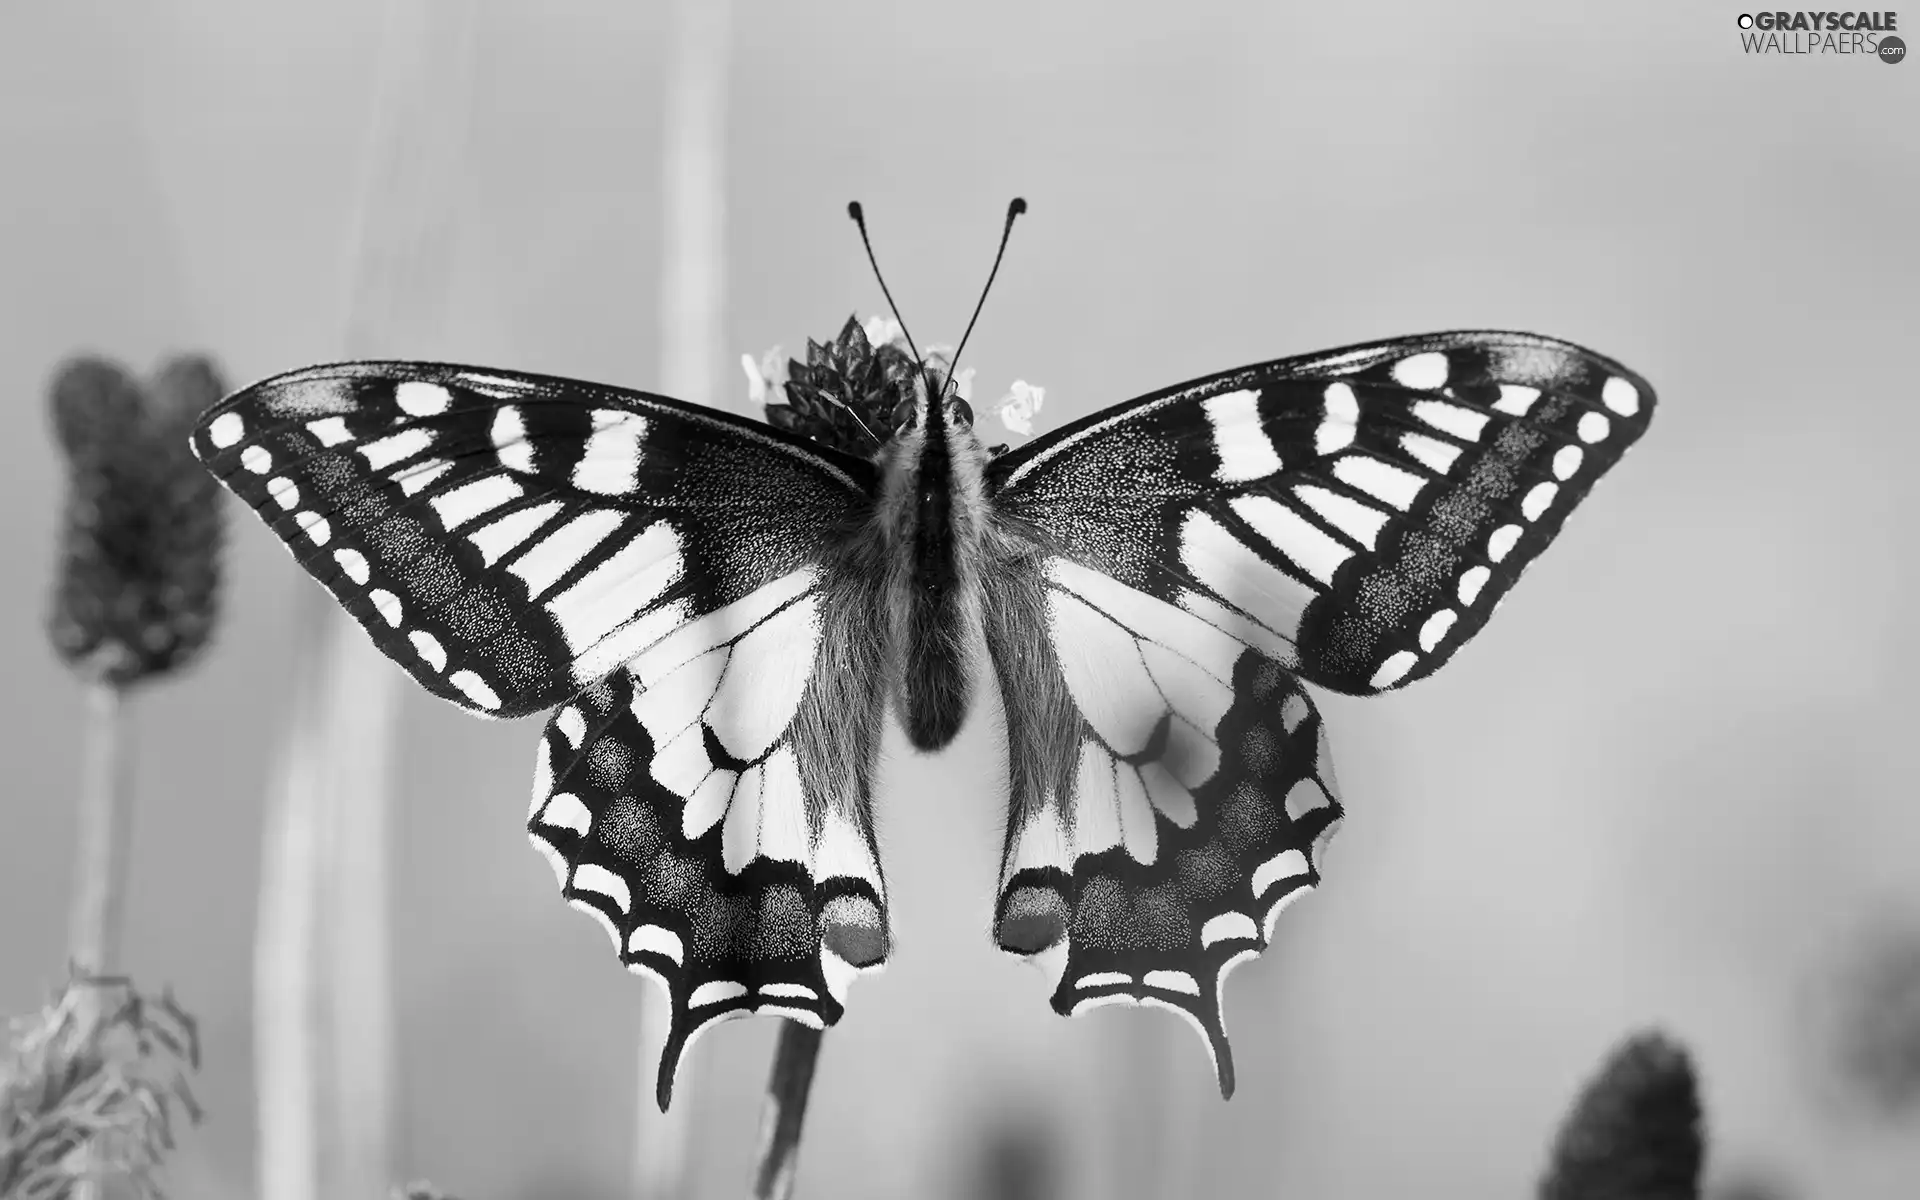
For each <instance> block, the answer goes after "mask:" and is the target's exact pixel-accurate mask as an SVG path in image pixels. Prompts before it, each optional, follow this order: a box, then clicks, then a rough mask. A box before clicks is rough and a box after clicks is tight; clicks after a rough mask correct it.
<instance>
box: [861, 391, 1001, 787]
mask: <svg viewBox="0 0 1920 1200" xmlns="http://www.w3.org/2000/svg"><path fill="white" fill-rule="evenodd" d="M935 407H936V408H937V407H938V406H935ZM982 457H984V451H982V450H981V449H980V448H979V443H978V441H977V439H975V438H974V437H973V434H972V431H971V430H969V429H967V428H965V427H964V426H960V427H955V426H950V425H948V423H947V422H946V421H945V420H943V419H942V414H939V413H937V412H936V413H935V414H934V416H933V419H932V420H931V421H929V422H927V423H926V424H925V425H923V426H922V427H921V428H919V429H916V430H912V431H910V432H908V433H907V434H905V435H903V436H902V437H901V439H900V442H899V445H898V446H897V449H896V452H895V454H894V456H893V458H892V462H891V466H890V467H889V476H890V477H889V479H888V481H887V499H886V512H885V514H884V517H883V519H884V521H885V523H886V525H887V527H888V530H889V533H890V535H891V536H890V537H889V541H890V542H891V543H892V548H893V561H894V563H895V564H896V567H895V570H894V572H893V578H892V581H891V583H892V590H893V599H892V604H891V609H892V613H893V620H894V629H893V640H894V646H895V648H896V662H897V663H898V667H899V671H900V674H899V676H898V677H897V682H896V694H897V696H898V699H899V707H900V717H901V721H902V723H903V724H904V725H905V727H906V731H907V738H908V740H909V741H911V742H912V743H913V745H914V748H915V749H918V750H922V751H934V750H939V749H942V748H943V747H945V746H946V745H947V744H948V743H949V742H951V741H953V739H954V738H955V737H956V736H958V735H959V733H960V727H961V726H962V725H963V724H964V723H965V722H966V717H967V705H968V702H969V700H970V699H971V696H972V692H973V672H972V646H973V642H974V637H973V634H974V627H975V626H976V625H977V624H978V613H979V609H980V605H979V595H978V593H979V587H980V579H979V571H978V559H979V543H980V513H981V508H982V501H981V498H980V488H981V483H980V470H979V463H978V461H977V460H978V459H980V458H982Z"/></svg>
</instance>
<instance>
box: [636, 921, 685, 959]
mask: <svg viewBox="0 0 1920 1200" xmlns="http://www.w3.org/2000/svg"><path fill="white" fill-rule="evenodd" d="M627 953H628V954H661V955H665V956H666V957H667V958H670V959H672V960H673V961H674V963H675V964H676V965H678V964H681V963H683V962H685V961H686V956H687V951H686V947H685V946H684V945H683V944H682V943H681V941H680V935H679V934H677V933H675V932H674V931H673V930H671V929H664V928H662V927H660V926H658V925H641V926H637V927H636V928H635V929H634V931H633V933H632V934H631V935H630V936H629V937H628V938H627Z"/></svg>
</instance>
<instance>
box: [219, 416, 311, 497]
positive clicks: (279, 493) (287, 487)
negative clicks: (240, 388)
mask: <svg viewBox="0 0 1920 1200" xmlns="http://www.w3.org/2000/svg"><path fill="white" fill-rule="evenodd" d="M227 415H229V416H232V415H233V414H231V413H229V414H227ZM267 495H269V496H272V497H273V502H274V503H275V504H278V505H279V506H280V507H281V508H292V507H293V506H294V505H296V504H298V503H300V486H299V485H298V484H296V483H295V482H294V481H293V480H291V479H288V478H287V477H286V476H284V475H276V476H274V477H273V478H272V479H269V480H267Z"/></svg>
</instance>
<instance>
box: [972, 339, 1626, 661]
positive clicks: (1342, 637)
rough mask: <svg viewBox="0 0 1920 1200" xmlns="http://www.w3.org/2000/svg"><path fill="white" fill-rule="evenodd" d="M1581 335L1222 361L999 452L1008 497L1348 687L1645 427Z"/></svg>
mask: <svg viewBox="0 0 1920 1200" xmlns="http://www.w3.org/2000/svg"><path fill="white" fill-rule="evenodd" d="M1653 406H1654V396H1653V390H1652V388H1650V387H1649V386H1648V385H1647V383H1646V381H1645V380H1643V379H1641V378H1640V377H1639V376H1637V375H1635V374H1633V373H1632V372H1631V371H1628V370H1627V369H1626V368H1625V367H1623V366H1621V365H1620V364H1618V363H1616V362H1614V361H1612V360H1611V359H1607V358H1603V357H1601V356H1600V355H1597V354H1595V353H1593V352H1592V351H1590V350H1585V349H1582V348H1581V347H1578V346H1574V345H1571V344H1569V343H1566V342H1559V341H1554V340H1551V339H1548V338H1543V337H1537V336H1535V335H1532V334H1521V333H1445V334H1435V335H1431V336H1427V337H1417V338H1407V339H1403V340H1399V341H1393V342H1384V343H1379V344H1376V345H1367V346H1357V347H1351V348H1348V349H1344V350H1335V351H1329V352H1327V353H1325V354H1319V355H1314V356H1311V357H1307V358H1299V359H1282V360H1280V361H1278V362H1272V363H1266V364H1263V365H1261V366H1255V367H1248V368H1245V369H1243V370H1239V371H1231V372H1227V373H1226V374H1222V375H1216V376H1214V377H1212V378H1210V379H1205V380H1201V381H1199V382H1197V383H1192V384H1187V385H1184V386H1182V387H1178V388H1172V389H1169V390H1167V391H1164V392H1158V393H1155V394H1153V395H1150V396H1146V397H1143V398H1142V399H1140V400H1136V401H1134V402H1132V403H1130V404H1125V405H1121V406H1119V407H1117V408H1113V409H1109V410H1108V411H1106V412H1103V413H1098V414H1095V415H1094V416H1092V417H1089V418H1087V419H1085V420H1083V421H1080V422H1077V423H1075V424H1073V425H1070V426H1067V427H1065V428H1063V429H1061V430H1058V431H1057V432H1055V433H1053V434H1051V435H1049V436H1047V437H1044V438H1041V439H1039V440H1037V441H1035V442H1033V443H1031V444H1029V445H1027V446H1024V447H1022V448H1021V449H1019V450H1016V451H1014V452H1013V453H1011V454H1008V455H1005V456H1003V457H1002V458H1000V459H998V460H996V461H995V462H994V463H993V464H992V467H991V470H990V474H989V486H990V488H992V489H994V490H995V491H996V492H997V495H996V497H995V502H996V506H997V508H998V510H999V512H1000V513H1001V514H1002V515H1003V518H1004V519H1006V520H1009V521H1011V522H1014V523H1017V524H1019V525H1022V526H1025V527H1028V528H1031V529H1033V530H1035V531H1037V536H1039V537H1040V538H1041V539H1042V540H1043V541H1044V543H1045V544H1047V545H1049V546H1052V547H1054V548H1056V549H1057V550H1059V551H1060V552H1061V553H1063V554H1065V555H1067V556H1068V557H1071V558H1073V559H1075V560H1076V561H1079V562H1081V563H1083V564H1085V565H1087V566H1089V567H1092V568H1094V569H1095V570H1098V571H1101V572H1103V573H1105V574H1107V575H1109V576H1111V577H1112V578H1114V579H1116V580H1119V581H1120V582H1122V583H1125V584H1127V585H1128V586H1129V587H1135V588H1139V589H1140V590H1142V591H1145V592H1147V593H1148V594H1150V595H1153V596H1157V597H1159V598H1161V599H1163V600H1165V601H1167V602H1168V603H1170V604H1176V605H1179V606H1180V607H1182V608H1185V609H1186V610H1187V611H1189V612H1191V613H1193V614H1195V615H1196V616H1199V617H1201V618H1202V619H1203V620H1206V621H1208V622H1209V623H1210V624H1213V625H1214V626H1215V627H1216V628H1219V629H1222V630H1225V631H1227V632H1229V633H1232V634H1233V635H1234V636H1236V637H1238V638H1240V639H1241V640H1242V641H1244V642H1245V643H1246V644H1247V645H1249V646H1253V647H1257V648H1259V649H1261V650H1262V651H1263V652H1265V653H1267V654H1268V655H1270V656H1271V657H1273V658H1274V659H1275V660H1276V661H1278V662H1280V663H1282V664H1283V665H1284V666H1286V667H1287V668H1288V669H1289V670H1293V671H1296V672H1297V673H1299V674H1300V675H1301V676H1303V677H1304V678H1306V679H1307V680H1309V681H1310V682H1313V683H1317V684H1320V685H1321V686H1323V687H1326V688H1330V689H1332V690H1334V691H1338V692H1345V693H1349V694H1355V695H1364V694H1367V693H1372V692H1378V691H1384V690H1386V689H1388V688H1393V687H1398V686H1401V685H1403V684H1407V683H1410V682H1412V681H1413V680H1416V679H1419V678H1421V677H1423V676H1425V675H1428V674H1431V673H1432V672H1433V671H1435V670H1437V669H1439V667H1440V666H1441V665H1442V664H1444V663H1445V662H1446V661H1447V659H1448V658H1450V657H1452V655H1453V653H1454V652H1455V651H1456V650H1458V649H1459V648H1460V647H1461V646H1462V645H1464V644H1465V643H1466V642H1467V640H1468V639H1469V638H1471V637H1472V636H1473V635H1474V634H1475V633H1477V632H1479V630H1480V628H1481V627H1482V626H1483V625H1485V623H1486V620H1487V618H1488V616H1490V615H1491V614H1492V612H1493V608H1494V606H1495V605H1496V604H1497V603H1498V602H1499V601H1500V599H1501V598H1502V597H1503V596H1504V595H1505V594H1506V593H1507V591H1508V590H1509V589H1510V588H1512V586H1513V585H1514V583H1515V582H1516V581H1517V580H1518V579H1519V578H1520V574H1521V572H1522V571H1523V570H1524V569H1525V568H1526V567H1527V565H1528V564H1529V563H1531V562H1532V561H1533V560H1534V559H1535V558H1537V557H1538V556H1539V555H1540V553H1541V551H1543V550H1545V549H1546V547H1547V545H1548V544H1549V543H1550V542H1552V540H1553V538H1554V536H1555V535H1556V534H1557V533H1559V531H1560V526H1561V523H1562V522H1563V521H1565V520H1566V518H1567V515H1568V514H1569V513H1570V512H1572V511H1573V509H1574V507H1575V506H1576V505H1578V504H1579V502H1580V501H1581V499H1582V498H1584V497H1585V496H1586V494H1587V492H1588V490H1589V489H1590V488H1591V487H1592V486H1593V484H1594V482H1595V481H1596V480H1598V479H1599V478H1600V476H1601V475H1603V474H1605V473H1606V472H1607V471H1608V470H1609V469H1610V468H1611V467H1612V466H1613V465H1614V464H1615V463H1617V462H1618V461H1619V460H1620V456H1621V454H1622V453H1623V452H1624V451H1625V450H1626V449H1627V447H1628V446H1630V445H1632V444H1633V442H1634V441H1635V440H1637V439H1638V438H1639V437H1640V435H1641V434H1642V433H1643V432H1645V430H1646V427H1647V423H1648V421H1649V420H1650V419H1651V417H1652V414H1653Z"/></svg>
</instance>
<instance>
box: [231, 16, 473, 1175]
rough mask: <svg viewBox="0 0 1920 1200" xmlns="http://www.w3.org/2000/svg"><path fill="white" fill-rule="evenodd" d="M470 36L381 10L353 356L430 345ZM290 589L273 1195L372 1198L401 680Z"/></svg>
mask: <svg viewBox="0 0 1920 1200" xmlns="http://www.w3.org/2000/svg"><path fill="white" fill-rule="evenodd" d="M473 32H474V14H473V11H472V6H471V5H470V4H468V3H465V2H464V0H426V2H424V3H421V2H418V0H412V2H409V0H390V3H389V4H388V6H387V12H386V28H385V31H384V35H383V40H384V46H383V51H384V54H383V63H382V82H381V87H380V91H379V95H378V98H377V99H376V101H375V108H374V114H373V115H374V127H373V131H372V136H371V138H370V139H369V148H368V159H367V174H366V180H365V188H364V190H363V193H362V201H361V211H360V214H359V224H358V229H357V232H356V235H355V245H354V250H353V254H354V260H353V267H352V276H351V279H350V284H349V286H350V291H349V293H348V297H347V302H346V312H345V314H344V315H345V335H346V336H345V343H346V350H347V352H348V353H349V354H350V355H352V356H354V357H363V356H373V355H377V354H380V353H383V352H388V351H390V350H391V351H404V352H406V353H408V354H409V355H410V356H413V357H424V355H423V354H421V347H420V345H419V338H420V337H421V336H422V334H423V331H424V330H425V329H426V328H427V327H428V325H429V323H430V322H431V321H433V320H434V319H435V318H436V317H437V316H438V315H439V312H440V309H441V307H442V303H443V301H444V298H445V295H446V291H447V278H448V261H449V254H448V244H447V243H448V236H449V231H450V228H451V225H452V212H453V200H454V195H455V190H456V188H457V184H458V172H459V171H460V169H461V166H462V164H463V161H464V148H465V134H466V128H467V122H468V118H469V114H470V104H469V100H470V94H471V80H472V65H473V64H472V60H473V53H472V51H473ZM402 322H405V334H404V335H403V334H402V333H401V332H400V327H401V323H402ZM402 343H404V345H403V344H402ZM298 586H299V591H298V598H297V600H296V602H295V625H296V632H295V638H296V645H295V666H294V671H293V689H294V700H293V704H292V706H291V711H290V713H289V724H288V728H287V731H286V734H285V736H284V738H283V740H282V743H281V747H280V751H279V758H278V761H277V762H276V764H275V768H274V783H273V785H272V788H271V795H270V806H271V808H270V813H269V817H268V821H267V829H266V846H265V850H264V860H263V864H262V872H261V895H260V911H259V922H260V923H259V928H258V932H257V936H256V944H255V978H254V990H255V1042H256V1045H255V1058H256V1067H255V1070H256V1073H257V1086H258V1092H259V1103H260V1114H259V1116H260V1130H259V1132H260V1170H261V1193H262V1195H263V1196H264V1197H265V1198H266V1200H319V1198H320V1197H323V1196H324V1197H331V1196H366V1195H380V1194H382V1193H384V1192H385V1191H386V1190H387V1188H388V1186H389V1182H390V1180H391V1178H392V1168H393V1165H394V1163H393V1159H394V1150H393V1138H394V1134H393V1121H394V1113H395V1104H394V1100H393V1090H394V1086H395V1083H396V1077H397V1075H398V1069H397V1066H396V1063H395V1056H394V1035H393V1026H394V1013H393V986H392V978H391V971H392V964H391V950H390V942H389V934H388V928H389V912H388V897H389V888H388V876H387V863H388V835H389V828H390V825H389V811H388V809H389V804H388V792H389V782H390V774H391V769H390V768H391V760H392V750H393V744H394V732H395V723H396V720H397V718H398V715H399V702H400V691H399V684H400V678H401V676H400V673H399V671H398V670H397V669H395V668H394V667H393V666H392V665H391V664H390V663H387V662H386V661H385V660H384V659H382V658H381V657H380V656H379V654H378V653H377V652H376V651H375V650H374V649H373V648H372V646H371V645H369V644H368V642H367V640H366V635H365V634H364V633H363V632H362V631H361V630H360V629H359V628H358V627H357V626H355V625H354V623H353V622H352V620H351V619H350V618H348V617H347V616H346V615H345V614H344V613H342V612H340V611H339V610H338V609H337V608H336V607H335V605H334V604H333V602H332V601H331V599H330V598H328V597H327V596H326V594H325V593H324V592H323V591H322V590H321V589H320V588H319V587H318V586H316V585H313V584H310V583H308V582H306V581H304V580H303V581H301V583H300V584H299V585H298Z"/></svg>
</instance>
